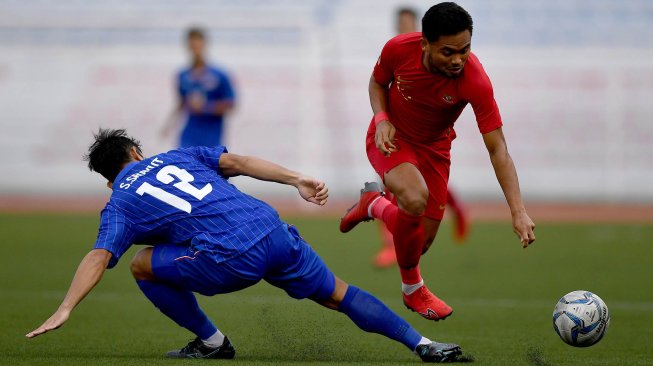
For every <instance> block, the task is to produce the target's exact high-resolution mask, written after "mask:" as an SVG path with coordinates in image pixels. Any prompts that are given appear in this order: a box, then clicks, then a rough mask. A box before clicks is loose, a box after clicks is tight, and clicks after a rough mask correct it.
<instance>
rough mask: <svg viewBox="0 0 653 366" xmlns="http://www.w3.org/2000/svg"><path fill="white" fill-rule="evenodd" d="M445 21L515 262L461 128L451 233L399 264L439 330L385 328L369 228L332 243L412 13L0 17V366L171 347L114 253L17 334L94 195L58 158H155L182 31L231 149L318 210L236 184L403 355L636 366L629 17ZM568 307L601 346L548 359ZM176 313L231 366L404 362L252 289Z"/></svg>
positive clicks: (538, 10)
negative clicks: (373, 305)
mask: <svg viewBox="0 0 653 366" xmlns="http://www.w3.org/2000/svg"><path fill="white" fill-rule="evenodd" d="M459 3H460V4H462V5H463V6H464V7H466V8H467V9H468V10H469V11H470V13H471V14H472V16H473V17H474V20H475V33H474V37H473V49H474V51H475V52H476V53H477V54H478V55H479V57H480V59H481V60H482V61H483V63H484V66H485V68H486V69H487V71H488V73H489V74H490V77H491V79H492V81H493V84H494V86H495V93H496V98H497V101H498V103H499V106H500V109H501V112H502V115H503V117H504V121H505V129H504V131H505V134H506V135H507V138H508V140H509V141H508V143H509V147H510V151H511V153H512V156H513V159H514V160H515V163H516V164H517V168H518V172H519V176H520V180H521V185H522V189H523V191H524V195H525V199H526V204H527V208H528V209H529V213H530V214H531V216H532V218H533V219H534V221H535V222H536V223H537V229H536V234H537V241H536V243H535V245H533V246H531V247H529V248H528V249H527V250H522V249H521V248H520V245H519V242H518V241H517V240H516V238H515V236H514V234H513V233H512V232H511V227H510V222H509V218H510V214H509V212H508V209H507V206H506V205H505V203H504V202H502V201H503V200H502V198H501V191H500V188H499V185H498V184H497V182H496V179H495V178H494V176H493V172H492V168H491V165H490V163H489V161H488V157H487V153H486V152H485V148H484V147H483V144H482V140H481V137H480V135H479V133H478V131H477V128H476V126H475V122H474V119H473V115H472V113H471V111H466V112H465V113H464V114H463V116H462V118H461V119H460V120H459V122H458V123H457V125H456V129H457V132H458V135H459V138H458V140H457V141H456V142H455V143H454V152H453V159H454V165H453V171H452V185H453V187H454V188H455V189H456V190H457V192H458V193H459V195H460V196H461V198H462V199H463V200H464V201H465V203H467V205H468V207H469V208H470V214H471V216H472V219H473V225H472V228H471V232H470V236H469V238H468V240H467V242H466V243H465V245H456V244H454V242H453V240H452V235H451V232H452V225H451V221H452V220H448V219H445V220H444V223H443V227H442V229H441V230H440V233H439V234H438V239H437V242H436V245H434V246H433V248H432V249H431V250H430V251H429V253H427V255H426V256H425V257H423V259H422V274H423V275H424V278H425V280H426V282H427V283H429V286H432V287H433V288H434V290H435V288H437V293H438V295H439V296H442V297H443V298H444V299H446V300H447V302H448V303H450V304H451V305H452V306H453V307H454V308H455V311H456V314H455V316H453V317H451V318H450V319H447V321H446V322H438V323H433V322H425V321H423V320H421V319H420V318H419V316H418V315H416V314H412V313H410V312H408V311H407V310H406V309H405V308H404V306H403V304H402V302H401V298H400V297H399V296H397V295H398V274H397V271H396V269H394V268H393V269H390V270H378V269H375V268H373V267H372V265H370V259H371V258H372V257H373V255H374V253H375V251H376V250H377V249H378V247H379V232H378V226H377V225H369V224H368V225H360V227H357V228H356V229H355V230H353V231H352V232H350V233H348V234H347V235H344V234H340V233H339V232H338V231H337V229H336V228H337V225H338V216H339V215H340V214H341V213H342V210H343V209H344V207H345V205H350V204H351V202H352V200H353V199H354V198H355V197H356V194H357V191H358V189H359V188H360V187H361V183H362V182H363V181H364V180H371V179H374V178H375V175H374V173H373V171H372V169H371V168H370V167H369V164H368V162H367V160H366V158H365V153H364V148H363V136H364V133H365V130H366V128H367V124H368V122H369V120H370V117H371V116H370V114H371V112H370V107H369V104H368V97H367V82H368V78H369V75H370V73H371V69H372V66H373V64H374V62H375V61H376V57H377V56H378V53H379V51H380V49H381V47H382V45H383V43H384V42H385V41H386V40H387V39H389V38H390V37H391V36H392V34H393V32H394V29H393V26H394V24H393V20H394V12H395V10H396V9H397V8H398V7H399V6H402V5H411V6H414V7H415V8H416V9H417V10H418V11H419V12H424V11H425V10H426V9H427V8H428V6H429V5H431V4H432V2H423V1H390V0H376V1H362V0H331V1H327V0H325V1H316V0H313V1H311V0H307V1H300V0H277V1H255V0H239V1H227V0H195V1H192V2H191V1H181V0H179V1H154V0H147V1H145V0H130V1H126V0H114V1H109V0H107V1H81V0H58V1H54V0H0V131H1V133H0V171H1V172H2V173H1V174H0V248H2V249H4V252H3V255H2V256H0V329H2V330H3V331H2V332H0V365H26V366H27V365H29V366H34V365H53V364H57V365H76V366H77V365H93V366H96V365H111V366H115V365H139V366H143V365H160V364H161V363H162V356H163V352H165V351H166V350H168V349H173V348H174V347H178V346H180V345H182V344H185V343H186V342H187V341H188V337H189V336H190V335H189V333H188V332H185V331H183V330H180V329H179V328H178V327H176V326H175V325H174V324H172V323H171V322H170V321H169V320H167V319H165V318H164V317H163V316H162V315H161V314H160V313H159V312H157V311H154V309H153V308H152V305H151V304H150V303H149V302H148V301H147V300H146V299H145V298H144V297H143V295H142V294H141V293H140V291H139V290H138V288H137V286H136V285H135V284H134V283H133V279H132V278H131V274H130V273H129V258H130V257H132V256H133V254H134V253H135V251H136V250H138V249H139V247H138V246H135V247H133V248H132V249H130V252H128V253H126V254H125V256H124V258H125V259H124V260H122V261H121V262H120V263H119V264H118V266H117V267H116V268H115V269H114V270H111V271H109V272H108V273H107V274H106V275H105V276H104V278H103V280H102V282H101V283H100V285H99V286H98V287H97V288H96V289H95V290H94V291H93V293H92V294H90V295H89V296H88V297H87V298H86V299H85V300H84V302H83V303H82V304H80V305H79V306H78V307H77V309H76V310H75V314H74V315H73V316H72V317H71V319H70V321H69V322H68V323H67V324H66V326H64V327H62V328H61V329H60V330H57V332H56V333H55V334H52V335H46V336H43V337H39V338H37V339H35V340H30V341H27V340H26V339H25V338H24V334H25V333H27V332H28V331H30V330H32V329H34V327H36V326H38V325H39V324H41V323H42V322H43V320H44V319H46V318H47V317H48V316H49V315H50V312H51V311H53V310H54V309H56V307H57V306H58V305H59V303H60V301H61V299H62V298H63V297H64V295H65V292H66V290H67V288H68V285H69V284H70V279H71V276H72V275H73V272H74V268H75V267H76V266H77V264H78V263H79V260H80V258H82V257H83V256H84V254H85V253H87V252H88V250H89V249H90V245H91V244H92V243H93V239H94V238H95V235H96V233H97V225H98V219H99V218H98V211H99V209H100V208H101V207H102V205H103V204H104V202H105V201H106V199H107V197H108V195H109V193H110V192H109V190H107V189H106V188H105V187H104V184H105V182H104V180H103V179H102V178H101V177H100V176H99V175H97V174H91V173H90V172H89V171H88V169H87V168H86V167H85V164H84V163H83V162H82V161H81V156H82V154H83V153H84V152H85V151H86V148H87V146H88V144H89V143H90V140H91V133H92V132H93V131H96V130H97V128H98V127H99V126H103V127H113V128H117V127H125V128H127V129H128V130H129V131H130V133H132V134H133V135H135V136H138V137H139V138H141V139H142V141H143V143H144V145H145V152H146V153H147V154H155V153H157V152H160V151H165V150H167V149H169V148H172V147H173V146H174V141H173V140H172V138H168V139H163V138H162V137H161V136H160V134H159V131H160V129H161V127H162V126H163V124H164V120H165V118H166V117H167V115H168V113H170V111H171V109H172V107H173V103H174V92H173V78H174V73H175V72H176V71H177V70H178V69H179V68H180V67H181V66H182V65H184V64H185V62H186V61H187V60H186V52H185V50H184V47H183V31H184V29H186V27H188V26H189V25H191V24H200V25H204V26H205V27H207V28H208V29H209V30H210V36H211V48H210V51H211V54H212V55H213V59H214V60H215V61H217V62H218V63H219V64H220V65H222V66H224V67H225V68H227V69H228V70H229V71H230V72H231V74H232V75H233V76H234V78H235V80H236V84H237V92H238V96H239V100H238V110H237V111H236V112H235V114H234V115H233V116H232V118H231V120H230V121H229V122H230V123H229V127H228V130H227V141H226V142H227V144H228V146H229V147H230V149H231V151H233V152H237V153H243V154H253V155H260V156H263V157H265V158H268V159H270V160H273V161H278V162H281V163H283V164H284V165H287V166H290V167H293V168H296V169H299V170H303V171H305V172H308V173H310V174H313V175H316V176H318V177H321V178H323V179H324V180H325V181H326V182H327V183H328V184H329V185H330V188H331V197H330V202H329V203H328V205H327V206H326V207H312V206H311V205H307V204H305V203H303V202H300V200H299V199H298V198H296V194H295V192H294V190H293V189H290V188H288V187H283V186H279V185H274V184H265V183H258V182H255V181H253V180H251V179H244V178H243V179H236V180H235V181H236V183H237V184H238V186H240V187H241V188H243V189H244V190H245V191H247V192H250V193H253V194H255V195H256V196H259V197H262V198H265V199H266V200H272V201H273V203H274V206H275V207H277V208H282V214H283V216H284V219H286V220H288V222H290V223H292V224H294V225H296V226H297V227H298V228H299V230H300V231H301V233H302V236H303V237H304V238H306V240H307V241H309V242H310V243H311V245H312V246H313V247H314V248H315V249H316V251H317V252H318V253H319V254H320V256H321V257H322V258H323V259H324V260H325V262H326V263H328V265H329V266H330V268H332V269H333V271H334V273H336V274H338V276H340V277H341V278H343V279H345V280H347V281H350V282H351V283H354V284H356V285H357V286H359V287H361V288H364V289H366V290H368V291H370V292H371V293H373V294H375V295H376V296H378V297H379V298H380V299H382V300H383V301H384V302H385V303H386V304H388V306H390V307H391V308H392V309H393V310H395V311H396V312H398V313H399V314H400V315H401V316H402V317H405V318H406V319H407V320H408V321H409V322H410V323H411V324H413V325H414V326H415V327H416V328H417V329H418V330H419V331H420V332H422V333H423V334H425V335H427V336H429V337H431V336H433V337H435V339H437V340H441V341H451V342H456V343H459V344H461V345H462V346H463V349H464V350H465V352H466V353H467V354H469V355H472V356H475V359H476V361H475V362H474V365H479V366H482V365H493V366H494V365H496V366H499V365H501V366H503V365H538V366H549V365H558V366H563V365H569V366H571V365H579V364H588V365H589V364H591V365H651V364H653V348H652V345H651V342H650V340H651V339H653V292H651V291H650V289H651V288H653V283H652V281H651V279H652V278H653V267H651V265H650V262H651V258H653V247H652V246H651V242H652V241H653V225H651V223H653V189H651V187H653V154H652V153H653V144H651V142H652V140H653V126H652V124H651V122H650V116H651V115H652V113H651V112H653V103H651V102H650V101H651V100H652V97H653V63H652V62H651V61H650V60H651V56H653V27H651V24H653V2H651V1H649V0H624V1H619V2H618V1H612V0H611V1H607V0H594V1H591V2H590V1H582V0H567V1H563V0H549V1H544V0H531V1H518V0H493V1H484V0H476V1H468V0H461V1H459ZM298 210H301V211H298ZM43 211H48V212H45V213H44V212H43ZM66 211H67V212H66ZM69 211H75V212H69ZM78 211H82V212H78ZM481 218H486V219H487V218H491V219H492V220H481ZM497 218H499V220H496V219H497ZM578 289H586V290H591V291H594V292H596V293H597V294H599V295H600V296H601V297H602V298H603V299H604V300H605V301H606V303H607V304H608V307H609V308H610V312H611V314H612V322H611V325H610V329H609V330H608V333H607V335H606V337H605V339H604V340H602V341H601V343H600V344H598V345H596V346H593V347H590V348H588V349H576V348H572V347H569V346H566V345H565V344H564V343H562V342H561V341H560V339H558V337H557V336H556V334H555V332H554V331H553V329H552V326H551V312H552V310H553V306H554V304H555V302H556V300H557V299H559V298H560V296H562V295H563V294H565V293H567V292H569V291H572V290H578ZM199 301H200V303H201V304H202V305H203V307H204V308H205V309H206V311H207V313H208V315H209V316H210V317H211V318H212V319H215V320H216V322H217V323H218V324H219V326H220V328H221V329H222V330H223V331H224V332H225V334H228V335H229V337H230V339H231V340H232V341H233V342H234V344H235V345H236V347H237V349H238V356H237V358H236V359H235V360H233V362H230V363H233V364H234V365H288V364H291V363H292V364H293V365H310V366H317V365H325V366H333V365H349V364H351V365H357V366H362V365H370V366H371V365H375V366H377V365H391V364H392V365H396V364H402V365H408V364H418V363H419V361H418V359H416V358H415V356H414V355H412V354H410V352H407V351H406V350H405V349H404V348H403V346H401V345H399V344H394V343H392V342H389V341H385V340H383V339H382V338H381V337H379V336H378V335H375V334H366V333H362V332H360V331H359V330H358V328H356V327H355V326H354V325H352V324H351V323H350V322H349V320H348V319H346V317H343V316H342V314H338V313H337V312H328V311H324V310H323V309H321V308H319V307H317V306H315V305H314V304H312V303H311V302H310V301H295V300H293V299H290V298H289V297H287V296H286V295H285V293H283V292H282V291H279V290H278V289H276V288H273V287H272V286H270V285H266V284H260V285H257V286H253V287H251V288H249V289H247V290H245V291H242V292H238V293H234V294H226V295H222V296H216V297H212V298H205V297H200V299H199ZM171 362H172V363H175V362H174V361H171Z"/></svg>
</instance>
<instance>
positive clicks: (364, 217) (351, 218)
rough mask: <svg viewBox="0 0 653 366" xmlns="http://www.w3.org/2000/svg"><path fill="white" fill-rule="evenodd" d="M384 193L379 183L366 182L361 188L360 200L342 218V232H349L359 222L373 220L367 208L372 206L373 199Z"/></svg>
mask: <svg viewBox="0 0 653 366" xmlns="http://www.w3.org/2000/svg"><path fill="white" fill-rule="evenodd" d="M383 195H384V194H383V189H381V185H379V183H376V182H371V183H369V182H366V183H365V187H364V188H363V189H361V197H360V198H359V199H358V202H356V204H355V205H353V206H351V208H350V209H349V210H347V213H346V214H345V216H343V217H342V219H340V232H343V233H346V232H349V231H350V230H351V229H353V228H354V227H356V225H358V224H359V223H361V222H363V221H370V220H372V218H371V217H370V216H369V215H368V213H367V209H368V208H369V207H370V203H372V201H374V200H375V199H376V198H377V197H380V196H383Z"/></svg>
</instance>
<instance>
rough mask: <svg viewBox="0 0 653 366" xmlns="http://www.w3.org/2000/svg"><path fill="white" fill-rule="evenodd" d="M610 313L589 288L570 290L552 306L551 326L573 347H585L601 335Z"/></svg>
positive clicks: (606, 325)
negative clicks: (586, 289) (587, 289)
mask: <svg viewBox="0 0 653 366" xmlns="http://www.w3.org/2000/svg"><path fill="white" fill-rule="evenodd" d="M608 325H610V312H609V311H608V307H607V306H606V305H605V303H604V302H603V300H601V298H600V297H598V296H596V295H595V294H593V293H591V292H589V291H572V292H570V293H568V294H566V295H565V296H563V297H562V298H561V299H560V300H559V301H558V303H557V304H556V306H555V309H553V329H555V331H556V333H558V335H559V336H560V338H561V339H562V340H563V341H565V343H567V344H569V345H571V346H574V347H589V346H591V345H593V344H596V343H597V342H598V341H600V340H601V338H603V335H604V334H605V331H606V330H607V329H608Z"/></svg>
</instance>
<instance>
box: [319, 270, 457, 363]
mask: <svg viewBox="0 0 653 366" xmlns="http://www.w3.org/2000/svg"><path fill="white" fill-rule="evenodd" d="M313 300H314V301H316V302H318V303H319V304H321V305H323V306H325V307H327V308H329V309H333V310H338V311H339V312H341V313H344V314H346V315H347V316H348V317H349V318H350V319H351V320H352V321H353V322H354V324H356V325H357V326H358V327H359V328H360V329H361V330H364V331H366V332H371V333H377V334H381V335H383V336H386V337H388V338H390V339H393V340H395V341H398V342H401V343H402V344H404V345H405V346H406V347H408V348H409V349H410V350H411V351H413V352H415V353H417V355H418V356H419V357H420V358H421V359H422V361H424V362H450V361H454V360H455V359H456V358H457V357H458V356H459V355H461V354H462V351H461V349H460V346H458V345H457V344H451V343H439V342H433V341H431V340H430V339H428V338H426V337H423V336H422V335H420V334H419V333H418V332H417V331H416V330H415V329H414V328H413V327H412V326H411V325H410V324H408V323H407V322H406V321H405V320H404V319H402V318H401V317H400V316H399V315H397V314H396V313H395V312H393V311H392V310H391V309H390V308H388V307H387V306H386V305H385V304H384V303H383V302H381V301H380V300H379V299H377V298H376V297H374V296H372V295H371V294H369V293H367V292H366V291H364V290H361V289H359V288H357V287H355V286H350V285H348V284H347V283H346V282H344V281H343V280H341V279H339V278H337V277H336V278H335V289H334V290H333V293H332V294H331V296H330V297H328V298H326V299H321V300H320V299H313Z"/></svg>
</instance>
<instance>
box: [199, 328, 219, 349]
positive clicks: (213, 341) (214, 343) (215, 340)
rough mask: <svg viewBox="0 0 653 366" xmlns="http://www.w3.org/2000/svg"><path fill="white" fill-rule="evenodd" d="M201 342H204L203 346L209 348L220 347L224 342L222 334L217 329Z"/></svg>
mask: <svg viewBox="0 0 653 366" xmlns="http://www.w3.org/2000/svg"><path fill="white" fill-rule="evenodd" d="M202 343H204V345H205V346H207V347H211V348H215V347H220V346H222V344H223V343H224V334H222V332H220V330H218V331H216V332H215V333H213V335H212V336H210V337H209V338H207V339H202Z"/></svg>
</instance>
